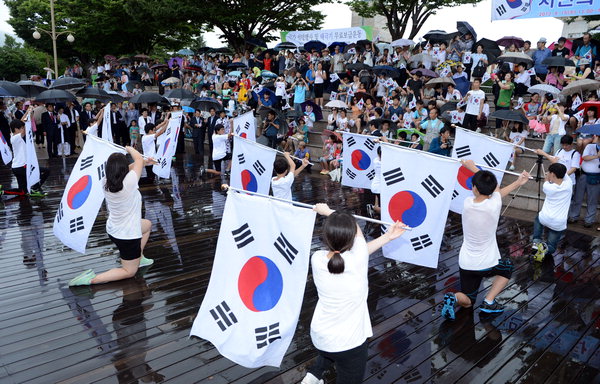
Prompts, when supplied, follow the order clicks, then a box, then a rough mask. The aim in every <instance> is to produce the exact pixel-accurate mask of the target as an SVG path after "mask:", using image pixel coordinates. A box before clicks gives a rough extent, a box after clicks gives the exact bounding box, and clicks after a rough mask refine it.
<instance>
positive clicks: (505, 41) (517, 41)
mask: <svg viewBox="0 0 600 384" xmlns="http://www.w3.org/2000/svg"><path fill="white" fill-rule="evenodd" d="M496 43H498V45H501V46H503V47H510V46H511V45H513V44H514V45H515V47H517V48H521V47H522V46H523V44H525V42H524V41H523V39H521V38H520V37H517V36H504V37H503V38H501V39H498V40H496Z"/></svg>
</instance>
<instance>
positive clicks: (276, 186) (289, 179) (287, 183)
mask: <svg viewBox="0 0 600 384" xmlns="http://www.w3.org/2000/svg"><path fill="white" fill-rule="evenodd" d="M276 179H277V178H276V177H274V178H272V179H271V188H272V189H273V196H275V197H278V198H280V199H286V200H292V184H294V172H288V174H287V175H285V176H284V177H282V178H280V179H278V180H276Z"/></svg>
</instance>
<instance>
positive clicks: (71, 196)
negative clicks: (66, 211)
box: [67, 175, 92, 209]
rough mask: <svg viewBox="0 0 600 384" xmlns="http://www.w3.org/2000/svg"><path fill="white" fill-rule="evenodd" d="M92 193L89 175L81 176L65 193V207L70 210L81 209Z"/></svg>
mask: <svg viewBox="0 0 600 384" xmlns="http://www.w3.org/2000/svg"><path fill="white" fill-rule="evenodd" d="M91 191H92V177H91V176H90V175H85V176H82V177H81V178H80V179H79V180H77V181H76V182H75V184H73V185H72V186H71V188H70V189H69V192H68V193H67V205H68V206H69V208H71V209H77V208H79V207H81V206H82V205H83V204H84V203H85V202H86V200H87V199H88V197H89V196H90V192H91Z"/></svg>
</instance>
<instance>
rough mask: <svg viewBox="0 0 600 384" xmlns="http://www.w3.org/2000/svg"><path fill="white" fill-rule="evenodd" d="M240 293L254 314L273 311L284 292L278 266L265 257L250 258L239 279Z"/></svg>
mask: <svg viewBox="0 0 600 384" xmlns="http://www.w3.org/2000/svg"><path fill="white" fill-rule="evenodd" d="M238 292H239V294H240V298H241V299H242V302H243V303H244V305H245V306H246V307H247V308H248V309H249V310H251V311H253V312H264V311H268V310H270V309H273V307H275V305H277V303H278V302H279V299H280V298H281V293H282V292H283V277H282V276H281V272H280V271H279V268H277V265H275V263H274V262H272V261H271V260H269V259H268V258H266V257H263V256H254V257H252V258H250V259H249V260H248V261H247V262H246V264H244V266H243V267H242V270H241V271H240V275H239V277H238Z"/></svg>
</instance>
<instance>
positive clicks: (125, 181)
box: [69, 147, 154, 286]
mask: <svg viewBox="0 0 600 384" xmlns="http://www.w3.org/2000/svg"><path fill="white" fill-rule="evenodd" d="M125 149H126V150H127V152H128V153H129V154H130V155H131V157H132V158H133V163H131V164H130V163H129V160H127V157H126V156H125V155H124V154H122V153H113V154H112V155H110V156H109V157H108V160H107V162H106V181H105V183H104V197H105V199H106V207H107V209H108V220H107V221H106V232H107V233H108V237H109V238H110V239H111V240H112V241H113V243H115V244H116V246H117V248H118V249H119V252H120V254H121V267H120V268H113V269H110V270H108V271H106V272H104V273H101V274H99V275H96V274H95V273H94V271H93V270H92V269H88V270H87V271H85V272H83V273H82V274H80V275H79V276H77V277H75V278H74V279H72V280H71V281H70V282H69V286H74V285H90V284H100V283H108V282H109V281H116V280H123V279H127V278H130V277H133V276H134V275H135V274H136V272H137V270H138V268H139V267H145V266H148V265H152V264H153V263H154V260H152V259H147V258H145V257H144V254H143V252H144V247H145V246H146V243H147V242H148V238H149V237H150V230H151V229H152V223H151V222H150V220H147V219H142V195H141V194H140V191H139V190H138V181H139V180H140V177H141V175H142V168H143V167H144V158H143V157H142V155H141V154H140V153H139V152H138V151H136V150H135V149H134V148H132V147H125Z"/></svg>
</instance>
